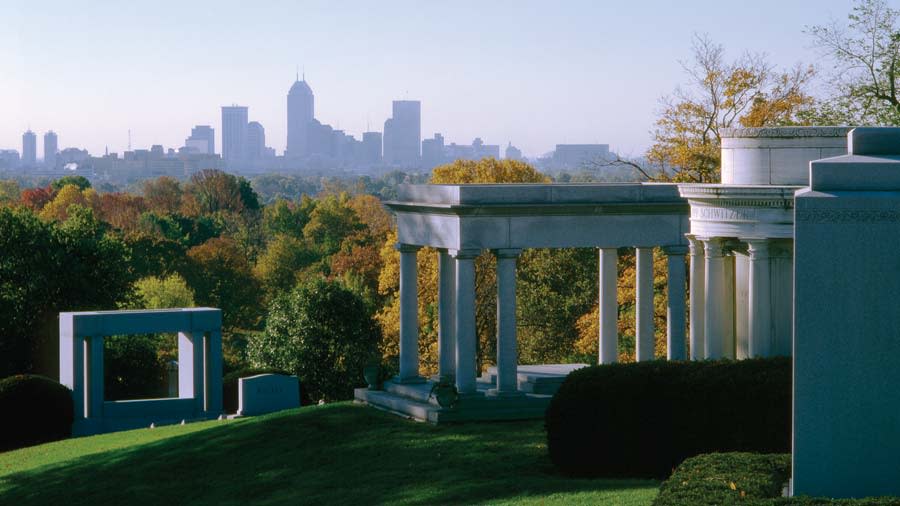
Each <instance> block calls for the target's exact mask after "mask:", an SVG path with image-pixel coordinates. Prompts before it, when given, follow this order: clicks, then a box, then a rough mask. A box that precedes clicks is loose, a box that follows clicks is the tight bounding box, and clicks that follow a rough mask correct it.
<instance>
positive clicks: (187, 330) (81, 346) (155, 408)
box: [59, 308, 222, 435]
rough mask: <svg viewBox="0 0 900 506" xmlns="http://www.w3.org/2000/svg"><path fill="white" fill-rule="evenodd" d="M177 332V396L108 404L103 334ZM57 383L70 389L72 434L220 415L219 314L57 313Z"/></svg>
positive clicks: (170, 311) (161, 311)
mask: <svg viewBox="0 0 900 506" xmlns="http://www.w3.org/2000/svg"><path fill="white" fill-rule="evenodd" d="M170 332H177V333H178V397H177V398H166V399H138V400H122V401H107V400H105V399H104V387H103V340H104V338H105V337H106V336H114V335H129V334H160V333H170ZM59 381H60V383H62V384H63V385H65V386H67V387H69V388H70V389H71V390H72V400H73V402H74V407H75V420H74V422H73V424H72V434H73V435H88V434H99V433H103V432H111V431H116V430H126V429H131V428H138V427H146V426H149V425H150V424H151V423H156V424H165V423H177V422H179V421H181V420H196V419H209V418H216V417H218V416H219V415H220V414H221V413H222V311H221V310H219V309H214V308H189V309H158V310H138V311H86V312H68V313H60V314H59Z"/></svg>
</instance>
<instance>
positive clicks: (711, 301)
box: [703, 237, 734, 359]
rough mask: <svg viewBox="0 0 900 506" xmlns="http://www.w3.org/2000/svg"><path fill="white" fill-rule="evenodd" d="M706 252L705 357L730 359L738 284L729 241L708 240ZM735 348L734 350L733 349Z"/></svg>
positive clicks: (720, 239) (705, 242)
mask: <svg viewBox="0 0 900 506" xmlns="http://www.w3.org/2000/svg"><path fill="white" fill-rule="evenodd" d="M703 249H704V251H705V252H706V265H705V268H704V270H705V271H706V283H705V285H704V292H705V302H706V304H705V307H704V310H703V312H704V317H705V318H704V326H703V334H704V337H705V341H706V352H705V354H704V357H705V358H709V359H719V358H723V357H727V356H728V353H729V350H728V349H729V346H727V343H726V341H729V340H733V338H734V336H733V333H734V322H733V307H732V299H733V297H734V294H733V293H728V290H729V287H731V289H732V290H733V287H734V284H733V283H731V282H729V276H730V273H729V272H728V267H729V263H728V262H727V259H726V252H725V240H724V239H722V238H720V237H713V238H704V239H703ZM733 348H734V347H733V346H730V349H732V350H733Z"/></svg>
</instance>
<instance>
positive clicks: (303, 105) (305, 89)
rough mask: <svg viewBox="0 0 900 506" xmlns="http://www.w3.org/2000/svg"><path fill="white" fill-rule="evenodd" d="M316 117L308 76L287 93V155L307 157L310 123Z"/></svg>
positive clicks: (297, 82) (308, 152)
mask: <svg viewBox="0 0 900 506" xmlns="http://www.w3.org/2000/svg"><path fill="white" fill-rule="evenodd" d="M314 117H315V97H313V92H312V88H310V87H309V84H307V82H306V76H304V77H303V80H300V76H299V75H298V76H297V80H296V81H295V82H294V84H293V86H291V89H290V91H288V95H287V120H288V127H287V149H286V150H285V156H286V157H290V158H305V157H306V156H308V155H309V154H310V150H309V128H310V127H309V125H310V123H312V121H313V118H314Z"/></svg>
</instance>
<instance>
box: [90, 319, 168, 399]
mask: <svg viewBox="0 0 900 506" xmlns="http://www.w3.org/2000/svg"><path fill="white" fill-rule="evenodd" d="M160 341H162V342H163V347H164V348H163V349H164V350H165V351H166V353H165V354H160V353H158V350H159V349H160ZM103 345H104V348H103V376H104V379H103V387H104V392H103V397H104V398H105V399H106V400H110V401H118V400H123V399H152V398H161V397H166V394H167V390H166V384H167V381H168V378H167V374H168V371H167V369H166V364H167V363H168V361H169V360H174V359H175V357H177V350H178V348H177V344H176V342H175V338H174V336H171V335H169V336H154V335H147V334H134V335H124V336H106V337H105V338H104V339H103Z"/></svg>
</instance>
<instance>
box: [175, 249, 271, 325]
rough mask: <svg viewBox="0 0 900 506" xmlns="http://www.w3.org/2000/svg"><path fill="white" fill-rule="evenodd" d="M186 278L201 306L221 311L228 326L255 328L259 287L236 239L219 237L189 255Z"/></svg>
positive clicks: (190, 251) (191, 251)
mask: <svg viewBox="0 0 900 506" xmlns="http://www.w3.org/2000/svg"><path fill="white" fill-rule="evenodd" d="M187 259H188V265H187V268H186V271H185V273H184V274H185V276H184V277H185V279H186V280H187V281H188V284H189V285H190V287H191V288H192V289H193V290H194V297H195V300H196V302H197V303H198V304H200V305H201V306H209V307H217V308H219V309H221V310H222V322H223V325H224V326H225V327H232V328H233V327H237V328H254V327H256V325H257V324H258V321H259V316H260V315H259V310H258V301H259V295H260V294H259V288H258V285H257V282H256V279H255V278H254V277H253V274H252V271H251V266H250V262H249V260H248V259H247V256H246V255H245V254H244V252H243V251H241V249H240V247H238V245H237V243H235V242H234V241H233V240H231V239H228V238H224V237H217V238H214V239H210V240H208V241H206V242H205V243H203V244H201V245H200V246H195V247H193V248H191V249H189V250H188V252H187Z"/></svg>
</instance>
